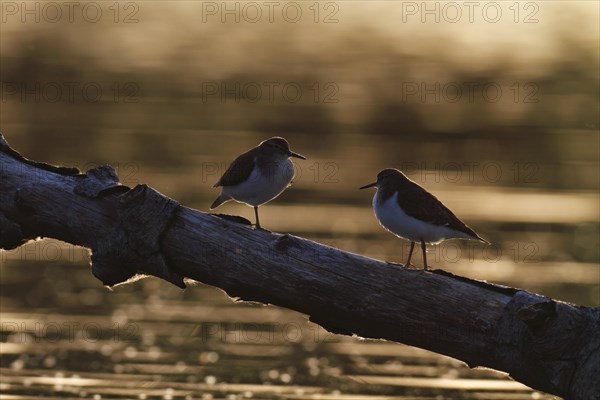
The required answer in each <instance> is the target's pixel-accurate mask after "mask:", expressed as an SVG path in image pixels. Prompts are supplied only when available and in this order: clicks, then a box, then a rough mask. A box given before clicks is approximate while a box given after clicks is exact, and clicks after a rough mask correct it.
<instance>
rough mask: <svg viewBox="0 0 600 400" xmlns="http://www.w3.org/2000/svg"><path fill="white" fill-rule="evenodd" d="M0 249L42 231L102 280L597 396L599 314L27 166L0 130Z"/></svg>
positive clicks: (102, 174)
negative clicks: (212, 290) (230, 302)
mask: <svg viewBox="0 0 600 400" xmlns="http://www.w3.org/2000/svg"><path fill="white" fill-rule="evenodd" d="M0 178H1V179H0V248H2V249H13V248H16V247H18V246H20V245H22V244H24V243H25V242H27V241H28V240H32V239H36V238H38V237H52V238H56V239H59V240H63V241H65V242H68V243H72V244H75V245H80V246H85V247H88V248H90V249H91V251H92V257H91V267H92V273H93V274H94V275H95V276H96V277H97V278H98V279H100V280H101V281H102V283H103V284H104V285H108V286H112V285H116V284H120V283H123V282H126V281H128V280H130V279H132V278H134V277H135V276H136V275H138V274H145V275H153V276H156V277H159V278H162V279H165V280H167V281H169V282H171V283H173V284H175V285H177V286H179V287H182V288H183V287H185V282H184V278H189V279H193V280H197V281H200V282H203V283H206V284H209V285H213V286H217V287H219V288H221V289H223V290H225V291H226V292H227V293H228V294H229V295H230V296H232V297H237V298H240V299H242V300H251V301H259V302H263V303H265V304H275V305H278V306H281V307H286V308H289V309H292V310H296V311H299V312H302V313H304V314H307V315H308V316H309V317H310V320H311V321H313V322H315V323H318V324H320V325H321V326H323V327H324V328H326V329H328V330H330V331H331V332H335V333H339V334H347V335H352V334H354V335H358V336H362V337H368V338H377V339H387V340H392V341H396V342H401V343H405V344H408V345H412V346H417V347H421V348H424V349H427V350H431V351H435V352H437V353H440V354H444V355H447V356H450V357H454V358H457V359H459V360H462V361H464V362H466V363H467V364H468V365H469V366H471V367H475V366H485V367H489V368H493V369H497V370H500V371H505V372H507V373H509V374H510V375H511V376H512V377H513V378H514V379H515V380H517V381H520V382H522V383H524V384H526V385H528V386H530V387H532V388H534V389H537V390H542V391H545V392H548V393H552V394H556V395H559V396H562V397H564V398H566V399H574V400H590V399H600V379H598V377H599V376H600V309H596V308H589V307H578V306H574V305H571V304H567V303H564V302H560V301H556V300H552V299H549V298H546V297H543V296H539V295H536V294H533V293H528V292H526V291H523V290H519V289H515V288H510V287H505V286H499V285H494V284H489V283H486V282H480V281H475V280H471V279H468V278H463V277H459V276H455V275H452V274H450V273H447V272H444V271H442V270H435V271H431V272H423V271H421V270H414V269H409V268H404V267H403V266H401V265H396V264H390V263H386V262H383V261H379V260H375V259H372V258H368V257H364V256H361V255H357V254H352V253H349V252H345V251H342V250H339V249H336V248H332V247H328V246H324V245H322V244H319V243H315V242H313V241H310V240H306V239H303V238H300V237H296V236H292V235H288V234H278V233H270V232H267V231H259V230H255V229H253V228H252V227H251V226H249V225H248V223H247V221H246V220H244V219H242V218H239V219H236V218H225V217H223V216H221V217H219V216H215V215H209V214H206V213H203V212H200V211H197V210H192V209H189V208H186V207H183V206H181V205H180V204H179V203H177V201H175V200H173V199H170V198H168V197H166V196H164V195H162V194H160V193H158V192H157V191H155V190H154V189H152V188H150V187H148V186H146V185H138V186H136V187H134V188H133V189H130V188H128V187H126V186H123V185H121V184H120V183H119V179H118V177H117V175H116V173H115V171H114V169H113V168H112V167H110V166H107V165H106V166H101V167H98V168H94V169H91V170H89V171H87V172H86V173H81V172H80V171H79V170H77V169H74V168H64V167H55V166H51V165H47V164H43V163H38V162H35V161H31V160H28V159H26V158H24V157H23V156H21V155H20V154H19V153H17V152H16V151H15V150H13V149H11V148H10V146H9V145H8V143H7V142H6V140H5V139H4V137H3V136H2V135H1V134H0Z"/></svg>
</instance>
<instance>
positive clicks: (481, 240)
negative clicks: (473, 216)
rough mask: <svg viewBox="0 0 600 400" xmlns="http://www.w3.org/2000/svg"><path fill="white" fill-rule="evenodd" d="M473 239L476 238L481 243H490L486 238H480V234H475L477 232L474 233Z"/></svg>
mask: <svg viewBox="0 0 600 400" xmlns="http://www.w3.org/2000/svg"><path fill="white" fill-rule="evenodd" d="M474 239H477V240H479V241H480V242H482V243H485V244H487V245H490V244H491V243H490V242H488V241H487V240H485V239H484V238H482V237H481V236H479V235H477V234H475V238H474Z"/></svg>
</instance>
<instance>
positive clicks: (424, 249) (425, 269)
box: [421, 239, 427, 271]
mask: <svg viewBox="0 0 600 400" xmlns="http://www.w3.org/2000/svg"><path fill="white" fill-rule="evenodd" d="M421 249H422V250H423V271H427V247H426V246H425V241H424V240H423V239H421Z"/></svg>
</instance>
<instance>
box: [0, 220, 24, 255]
mask: <svg viewBox="0 0 600 400" xmlns="http://www.w3.org/2000/svg"><path fill="white" fill-rule="evenodd" d="M26 241H27V239H26V238H25V236H24V235H23V232H22V231H21V226H20V225H19V224H17V223H16V222H13V221H11V220H10V219H8V218H6V216H5V215H4V214H3V213H1V212H0V249H4V250H12V249H15V248H17V247H19V246H20V245H22V244H23V243H25V242H26Z"/></svg>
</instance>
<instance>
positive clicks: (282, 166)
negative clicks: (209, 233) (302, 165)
mask: <svg viewBox="0 0 600 400" xmlns="http://www.w3.org/2000/svg"><path fill="white" fill-rule="evenodd" d="M290 157H295V158H300V159H302V160H306V157H304V156H303V155H301V154H298V153H294V152H293V151H291V150H290V144H289V143H288V141H287V140H285V139H284V138H282V137H279V136H275V137H272V138H270V139H267V140H264V141H262V142H260V144H259V145H258V146H256V147H254V148H252V149H250V150H248V151H246V152H245V153H243V154H241V155H240V156H239V157H237V158H236V159H235V160H234V161H233V162H232V163H231V164H230V165H229V168H227V170H226V171H225V173H224V174H223V176H221V178H220V179H219V180H218V181H217V183H215V184H214V185H213V188H216V187H222V188H223V189H222V190H221V194H219V196H218V197H217V198H216V199H215V201H214V202H213V203H212V205H211V206H210V209H211V210H213V209H215V208H217V207H219V206H220V205H221V204H223V203H225V202H227V201H230V200H234V201H237V202H238V203H245V204H247V205H249V206H251V207H254V214H255V216H256V228H257V229H262V227H261V226H260V221H259V219H258V207H259V206H261V205H263V204H265V203H268V202H269V201H271V200H273V199H274V198H276V197H277V196H279V195H280V194H281V193H282V192H283V191H284V190H285V189H286V188H287V187H288V186H290V184H291V182H292V179H293V178H294V175H295V172H294V164H293V163H292V161H291V160H290Z"/></svg>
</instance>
